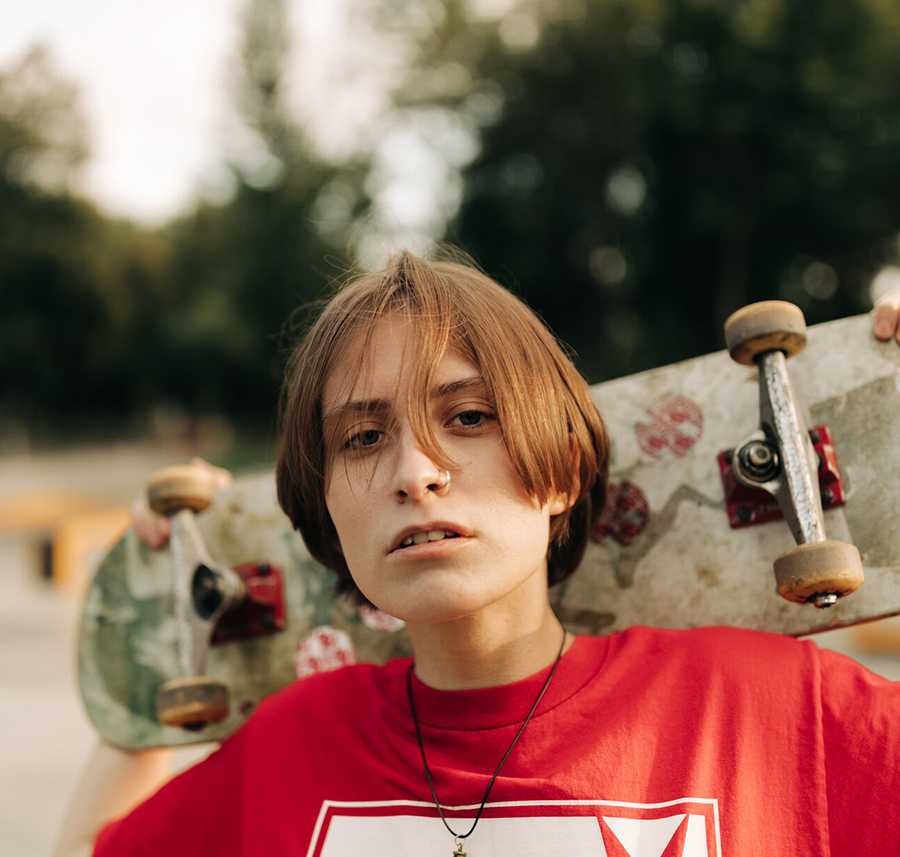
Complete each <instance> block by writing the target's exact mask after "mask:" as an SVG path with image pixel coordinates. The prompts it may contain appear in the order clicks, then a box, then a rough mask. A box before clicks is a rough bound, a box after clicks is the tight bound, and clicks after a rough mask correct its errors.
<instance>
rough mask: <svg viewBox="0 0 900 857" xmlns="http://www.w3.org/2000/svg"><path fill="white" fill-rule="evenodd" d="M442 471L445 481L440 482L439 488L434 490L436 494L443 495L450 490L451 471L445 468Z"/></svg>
mask: <svg viewBox="0 0 900 857" xmlns="http://www.w3.org/2000/svg"><path fill="white" fill-rule="evenodd" d="M442 473H443V481H442V482H441V483H440V485H438V487H437V489H436V490H435V492H434V493H435V494H440V495H441V496H443V495H444V494H446V493H447V492H448V491H449V490H450V471H449V470H444V471H442Z"/></svg>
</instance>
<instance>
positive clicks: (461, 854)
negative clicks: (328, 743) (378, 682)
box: [406, 628, 568, 857]
mask: <svg viewBox="0 0 900 857" xmlns="http://www.w3.org/2000/svg"><path fill="white" fill-rule="evenodd" d="M567 637H568V631H566V629H565V628H563V638H562V642H561V643H560V644H559V652H557V655H556V660H555V661H554V662H553V667H552V669H551V670H550V673H549V675H548V676H547V679H546V681H545V682H544V686H543V687H542V688H541V692H540V693H539V694H538V695H537V699H535V701H534V704H533V705H532V706H531V710H530V711H529V712H528V716H527V717H526V718H525V720H524V721H523V722H522V725H521V726H520V727H519V731H518V732H516V737H515V738H513V739H512V743H511V744H510V745H509V747H507V748H506V752H505V753H504V754H503V758H502V759H501V760H500V764H499V765H497V768H496V770H495V771H494V775H493V776H492V777H491V781H490V782H489V783H488V784H487V788H486V789H485V790H484V797H483V798H482V799H481V806H480V807H479V808H478V814H477V815H476V816H475V821H473V822H472V826H471V827H470V828H469V832H468V833H456V832H455V831H454V830H453V829H452V828H451V827H450V825H449V824H447V819H446V818H445V817H444V810H443V807H442V806H441V802H440V801H439V800H438V796H437V792H436V791H435V788H434V779H433V778H432V776H431V769H430V768H429V767H428V760H427V759H426V758H425V742H424V741H423V740H422V730H421V729H420V728H419V717H418V715H417V713H416V702H415V700H414V699H413V689H412V674H413V667H415V662H413V663H411V664H410V665H409V669H408V670H407V671H406V695H407V696H408V697H409V707H410V710H411V711H412V718H413V723H414V724H415V726H416V739H417V740H418V742H419V752H420V753H421V754H422V767H423V768H424V770H425V779H426V780H428V785H429V786H430V787H431V797H432V799H433V800H434V805H435V806H436V807H437V811H438V814H439V815H440V817H441V821H442V822H443V823H444V827H446V828H447V830H448V831H449V832H450V835H451V836H452V837H453V838H454V839H455V840H456V847H455V848H454V849H453V854H452V857H466V852H465V850H464V849H463V842H462V841H463V839H467V838H468V837H469V836H471V835H472V831H473V830H475V826H476V825H477V824H478V822H479V821H480V820H481V814H482V813H483V812H484V806H485V804H486V803H487V799H488V796H489V795H490V793H491V789H492V788H493V787H494V780H496V779H497V774H499V773H500V769H501V768H502V767H503V763H504V762H505V761H506V760H507V758H509V754H510V753H511V752H512V748H513V747H515V746H516V742H517V741H518V740H519V738H520V737H521V736H522V733H523V732H524V731H525V727H526V726H527V725H528V721H529V720H531V715H532V714H534V712H535V711H536V710H537V707H538V705H540V702H541V700H542V699H543V698H544V694H545V693H546V692H547V688H548V687H550V680H551V679H552V678H553V674H554V673H555V672H556V668H557V667H558V666H559V659H560V658H561V657H562V653H563V649H564V648H565V646H566V638H567Z"/></svg>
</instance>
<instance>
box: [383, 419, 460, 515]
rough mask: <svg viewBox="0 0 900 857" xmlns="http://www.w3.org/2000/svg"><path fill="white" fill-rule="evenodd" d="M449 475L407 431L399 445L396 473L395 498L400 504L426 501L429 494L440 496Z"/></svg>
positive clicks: (410, 432)
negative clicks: (409, 501)
mask: <svg viewBox="0 0 900 857" xmlns="http://www.w3.org/2000/svg"><path fill="white" fill-rule="evenodd" d="M447 475H448V474H447V473H446V472H445V471H444V470H442V469H441V468H440V467H438V466H437V464H435V463H434V462H433V461H432V460H431V458H430V457H429V456H428V455H427V454H426V453H425V452H424V451H423V450H422V449H421V448H420V447H419V445H418V441H417V440H416V438H415V436H414V435H413V434H412V431H410V430H409V429H407V431H405V432H404V436H403V438H402V439H401V440H400V442H399V443H398V452H397V466H396V469H395V472H394V486H393V493H394V496H395V497H396V498H397V500H398V501H399V502H400V503H403V502H405V501H406V500H412V501H414V502H417V501H421V500H424V499H425V498H426V497H427V496H428V495H429V494H439V493H441V492H442V490H443V489H444V488H445V487H446V485H447V482H446V477H447Z"/></svg>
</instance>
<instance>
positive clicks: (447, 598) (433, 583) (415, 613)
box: [372, 579, 505, 625]
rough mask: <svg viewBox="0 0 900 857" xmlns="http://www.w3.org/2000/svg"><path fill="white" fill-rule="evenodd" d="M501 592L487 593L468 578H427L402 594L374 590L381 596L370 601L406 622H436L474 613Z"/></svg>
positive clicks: (500, 596)
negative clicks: (444, 579)
mask: <svg viewBox="0 0 900 857" xmlns="http://www.w3.org/2000/svg"><path fill="white" fill-rule="evenodd" d="M473 583H474V584H475V585H473ZM504 594H505V592H504V591H500V592H493V591H491V592H488V591H486V590H485V589H484V587H483V586H480V585H477V582H473V581H471V580H463V581H460V580H458V579H456V580H447V581H440V580H429V581H428V582H427V583H426V582H424V581H422V585H421V586H410V587H409V588H407V589H406V591H404V592H402V593H400V592H396V593H384V592H382V593H378V595H381V596H382V597H381V598H380V599H379V600H378V601H375V602H374V603H376V604H379V606H381V609H382V610H384V611H385V612H386V613H389V614H390V615H391V616H396V617H397V618H398V619H403V620H404V621H405V622H407V623H412V624H417V625H440V624H443V623H445V622H453V621H455V620H457V619H462V618H464V617H466V616H470V615H472V614H473V613H477V612H478V611H479V610H482V609H484V608H485V607H487V606H489V605H491V604H493V603H494V602H495V601H497V600H499V599H500V598H502V597H503V595H504ZM372 600H374V599H372ZM382 605H384V606H382Z"/></svg>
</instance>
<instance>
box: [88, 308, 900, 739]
mask: <svg viewBox="0 0 900 857" xmlns="http://www.w3.org/2000/svg"><path fill="white" fill-rule="evenodd" d="M788 366H789V369H790V372H791V376H792V379H793V381H794V385H795V390H796V392H797V393H798V394H799V395H800V397H801V399H802V401H803V402H805V403H806V405H807V406H808V412H807V417H808V419H809V420H810V425H815V424H822V423H825V424H827V425H828V427H829V428H830V430H831V434H832V439H833V443H834V446H835V449H836V452H837V460H838V464H839V467H840V470H841V473H842V476H843V479H844V486H845V490H846V493H847V503H846V505H845V506H843V507H841V508H837V509H832V510H830V511H828V512H826V513H825V524H826V528H827V532H828V536H829V538H835V539H842V540H847V541H852V542H854V543H855V544H856V545H857V546H858V547H859V549H860V551H861V554H862V557H863V562H864V564H865V571H866V583H865V585H864V586H863V588H862V589H861V590H860V591H858V592H856V593H855V594H853V595H851V596H849V597H847V598H846V599H844V600H843V601H841V602H839V603H838V605H837V606H835V607H833V608H831V609H829V610H817V609H816V608H815V607H812V606H808V605H795V604H790V603H788V602H786V601H784V600H782V599H781V598H779V596H778V595H777V594H776V592H775V584H774V577H773V574H772V561H773V560H774V559H775V558H776V557H777V556H778V555H779V554H781V553H782V552H784V551H785V550H787V549H789V548H790V547H791V546H792V545H793V540H792V538H791V536H790V533H789V531H788V528H787V526H786V524H785V523H784V522H783V521H774V522H770V523H766V524H761V525H758V526H754V527H750V528H746V529H740V530H733V529H731V527H730V526H729V523H728V520H727V516H726V512H725V506H724V497H723V489H722V485H721V481H720V477H719V471H718V465H717V461H716V458H717V454H718V453H719V452H720V451H721V450H722V449H726V448H729V447H733V446H735V445H736V444H737V443H739V442H740V441H742V440H743V439H744V438H745V437H746V436H747V435H748V434H749V433H750V432H751V431H752V430H753V429H755V428H756V427H757V423H758V398H759V394H758V386H757V379H756V371H755V370H754V369H748V368H747V367H743V366H739V365H737V364H736V363H734V362H732V361H731V359H730V358H729V357H728V355H727V354H726V353H724V352H721V353H717V354H711V355H707V356H705V357H700V358H696V359H694V360H689V361H686V362H684V363H680V364H676V365H673V366H668V367H663V368H661V369H656V370H652V371H650V372H645V373H642V374H639V375H634V376H631V377H627V378H622V379H620V380H616V381H612V382H609V383H606V384H602V385H598V386H596V387H594V388H593V395H594V399H595V401H596V403H597V405H598V407H599V409H600V411H601V413H602V414H603V416H604V418H605V420H606V423H607V426H608V428H609V433H610V437H611V438H612V442H613V447H612V467H611V483H612V486H613V490H616V488H619V489H620V490H624V486H627V491H628V493H629V496H630V497H631V501H632V503H633V502H634V501H635V500H637V502H638V505H639V507H640V509H641V510H643V511H641V513H640V514H638V515H636V516H635V515H634V514H633V513H632V515H631V519H632V520H631V523H632V525H633V526H632V531H631V532H630V534H629V535H630V536H631V540H630V541H629V542H628V543H627V544H625V543H622V542H623V540H620V539H617V538H616V537H615V535H609V534H608V535H606V537H605V538H603V539H602V540H600V541H592V542H591V544H590V545H589V547H588V550H587V554H586V557H585V560H584V562H583V564H582V566H581V568H579V570H578V572H577V573H576V574H575V575H573V576H572V577H571V578H570V579H569V580H568V581H566V583H564V584H563V585H562V586H561V587H559V588H557V589H556V590H555V591H554V592H553V596H552V597H553V599H554V604H555V607H556V609H557V611H558V613H559V614H560V617H561V618H562V619H563V621H564V622H565V623H566V624H567V625H568V627H569V628H570V629H571V630H573V631H575V632H579V633H606V632H610V631H615V630H619V629H622V628H625V627H628V626H630V625H635V624H644V625H655V626H659V627H668V628H683V627H693V626H697V625H711V624H726V625H735V626H740V627H746V628H755V629H759V630H766V631H777V632H782V633H786V634H793V635H800V634H806V633H813V632H816V631H822V630H826V629H829V628H834V627H841V626H845V625H852V624H856V623H859V622H862V621H866V620H871V619H876V618H880V617H883V616H888V615H895V614H898V613H900V526H898V513H897V507H898V500H900V497H898V489H897V487H896V486H897V484H898V483H897V480H896V479H895V478H893V477H894V475H895V474H897V473H900V428H898V426H897V422H898V419H900V348H897V346H896V345H895V344H893V343H887V344H882V343H878V342H876V341H875V340H874V339H873V338H872V337H871V334H870V333H869V320H868V319H867V318H866V317H858V318H852V319H845V320H843V321H838V322H832V323H829V324H825V325H819V326H817V327H815V328H812V329H811V331H810V344H809V346H808V348H807V349H806V351H805V352H803V353H802V354H800V355H799V356H798V357H796V358H794V359H792V360H791V361H789V364H788ZM644 502H645V503H646V507H643V506H642V505H641V504H643V503H644ZM198 524H199V526H200V530H201V532H202V533H203V535H204V538H205V540H206V543H207V545H208V547H209V550H210V552H211V553H212V555H213V556H214V557H215V558H216V559H217V560H218V561H220V562H223V563H227V564H230V565H237V564H240V563H245V562H259V561H267V562H270V563H274V564H277V565H279V566H281V567H282V568H283V569H284V572H285V588H286V598H287V607H288V620H287V626H286V628H285V630H284V631H281V632H279V633H276V634H273V635H269V636H266V637H260V638H257V639H255V640H251V641H247V642H243V643H240V644H238V643H226V644H223V645H220V646H216V647H213V648H212V649H211V651H210V657H209V669H208V672H209V675H211V676H212V677H215V678H220V679H221V680H222V681H224V682H226V683H227V684H229V685H230V687H231V695H232V706H231V715H230V716H229V718H228V719H227V720H226V721H224V722H223V723H220V724H217V725H215V726H212V727H208V728H206V729H205V730H203V731H201V732H198V733H192V732H185V731H182V730H179V729H174V728H171V727H162V726H160V725H159V724H158V723H157V722H156V718H155V715H154V700H155V694H156V689H157V687H158V686H159V685H160V684H161V683H162V682H163V681H165V680H166V679H169V678H172V677H174V676H177V675H179V674H180V670H179V667H178V664H179V658H180V653H179V645H180V644H179V630H178V625H177V623H176V622H175V620H174V618H173V616H174V599H173V590H172V581H173V577H174V572H173V564H172V561H171V557H170V554H169V551H151V550H149V549H148V548H146V547H145V546H144V545H142V544H141V543H140V542H139V541H138V539H137V538H136V537H135V535H134V534H133V533H131V532H129V533H127V534H126V536H125V537H124V539H123V540H122V541H121V542H120V543H119V544H118V545H116V547H115V548H114V549H113V550H112V551H111V552H110V554H109V555H108V556H107V558H106V559H105V560H104V562H103V563H102V564H101V566H100V568H99V570H98V572H97V575H96V577H95V580H94V582H93V585H92V587H91V589H90V590H89V592H88V595H87V598H86V601H85V605H84V610H83V614H82V621H81V633H80V640H79V652H78V662H79V663H78V666H79V675H80V684H81V691H82V697H83V699H84V702H85V705H86V708H87V711H88V714H89V716H90V718H91V720H92V721H93V722H94V724H95V725H96V727H97V728H98V730H99V731H100V733H101V734H102V735H104V737H105V738H106V739H107V740H109V741H111V742H112V743H115V744H119V745H121V746H127V747H142V746H156V745H177V744H188V743H194V742H198V741H209V740H215V739H220V738H222V737H224V736H225V735H227V734H229V733H230V732H232V731H234V729H235V728H237V726H239V725H240V724H241V723H242V722H243V721H244V720H245V719H246V717H247V716H248V715H249V713H250V712H251V711H252V710H253V707H254V706H255V704H256V703H257V702H258V701H259V700H260V699H261V698H262V697H263V696H265V695H267V694H268V693H271V692H273V691H274V690H276V689H277V688H279V687H281V686H283V685H286V684H288V683H289V682H290V681H292V680H293V679H294V678H295V676H296V674H297V673H296V665H295V658H296V654H297V648H298V645H301V644H302V650H301V655H302V657H304V658H305V659H306V661H307V662H309V661H310V659H313V660H314V659H315V658H317V657H318V658H320V659H321V660H322V662H328V661H329V659H332V661H333V659H334V657H335V654H336V653H337V654H338V655H340V654H341V653H342V654H343V656H344V657H347V656H348V655H351V653H352V657H355V659H357V660H366V661H377V662H382V661H385V660H387V659H389V658H391V657H395V656H399V655H403V654H407V653H409V648H408V641H407V639H406V636H405V634H404V633H403V632H402V631H400V632H396V631H385V630H377V629H375V628H373V627H370V625H371V624H373V623H371V622H370V623H369V624H368V625H367V624H365V623H364V622H363V621H362V619H361V617H360V614H359V613H358V612H357V610H356V609H355V608H353V607H351V606H350V605H349V604H348V603H345V602H344V601H336V600H335V599H334V598H333V586H334V577H333V575H332V573H331V572H329V571H327V570H325V569H323V568H322V567H321V566H319V565H317V564H316V563H314V562H312V561H311V560H310V559H309V556H308V553H307V552H306V549H305V547H304V546H303V544H302V541H301V540H300V538H299V537H298V536H297V534H296V533H294V532H293V531H292V530H291V529H290V525H289V523H288V521H287V519H286V518H285V517H284V516H283V514H282V513H281V511H280V510H279V509H278V506H277V503H276V501H275V492H274V485H273V480H272V476H271V474H265V475H261V476H259V477H255V478H247V479H242V480H239V481H238V482H237V484H236V485H235V486H233V487H232V488H231V489H229V490H228V491H227V492H223V494H222V495H221V496H220V498H219V499H217V501H216V502H215V503H214V504H213V506H212V507H211V508H210V509H209V510H207V511H206V512H205V513H203V514H202V515H200V516H199V517H198ZM624 541H627V539H626V540H624ZM323 634H324V636H323Z"/></svg>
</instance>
